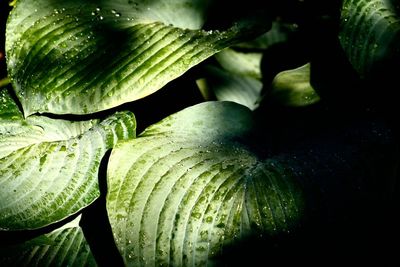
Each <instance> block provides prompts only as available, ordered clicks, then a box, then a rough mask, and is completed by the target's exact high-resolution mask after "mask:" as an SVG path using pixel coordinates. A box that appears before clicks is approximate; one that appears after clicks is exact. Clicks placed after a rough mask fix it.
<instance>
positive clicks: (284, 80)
mask: <svg viewBox="0 0 400 267" xmlns="http://www.w3.org/2000/svg"><path fill="white" fill-rule="evenodd" d="M271 97H273V98H274V100H276V101H277V102H279V103H280V104H282V105H284V106H290V107H301V106H308V105H311V104H314V103H316V102H318V101H319V100H320V98H319V96H318V94H317V92H315V90H314V88H313V87H312V86H311V84H310V63H307V64H305V65H304V66H301V67H298V68H296V69H292V70H286V71H282V72H280V73H278V75H276V77H275V78H274V80H273V82H272V86H271Z"/></svg>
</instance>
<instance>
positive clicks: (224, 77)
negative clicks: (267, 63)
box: [198, 66, 263, 110]
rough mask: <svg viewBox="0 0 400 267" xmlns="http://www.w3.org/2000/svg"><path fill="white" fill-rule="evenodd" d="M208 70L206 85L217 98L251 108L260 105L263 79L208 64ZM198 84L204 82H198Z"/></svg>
mask: <svg viewBox="0 0 400 267" xmlns="http://www.w3.org/2000/svg"><path fill="white" fill-rule="evenodd" d="M206 70H207V72H206V73H207V78H206V86H207V87H208V89H209V90H211V91H212V92H213V93H214V95H215V97H216V99H217V100H221V101H232V102H235V103H238V104H241V105H244V106H246V107H248V108H249V109H251V110H254V109H256V108H257V107H258V102H259V101H260V99H261V90H262V86H263V84H262V82H261V81H259V80H258V79H256V78H253V77H250V76H244V75H239V74H235V73H232V72H228V71H225V70H223V69H220V68H217V67H213V66H208V67H207V68H206ZM198 86H202V84H201V83H198ZM203 91H204V90H203Z"/></svg>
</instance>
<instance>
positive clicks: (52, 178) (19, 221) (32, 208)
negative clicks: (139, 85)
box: [0, 112, 135, 230]
mask: <svg viewBox="0 0 400 267" xmlns="http://www.w3.org/2000/svg"><path fill="white" fill-rule="evenodd" d="M134 135H135V120H134V116H133V114H131V113H129V112H120V113H117V114H115V115H113V116H111V117H109V118H106V119H105V120H103V121H97V120H91V121H82V122H70V121H65V120H59V119H50V118H47V117H40V116H31V117H28V118H27V119H26V120H24V119H22V118H20V119H9V116H6V117H5V118H3V116H2V117H0V228H2V229H6V230H16V229H33V228H38V227H42V226H45V225H48V224H51V223H54V222H56V221H59V220H62V219H63V218H65V217H67V216H69V215H71V214H73V213H76V212H78V211H79V210H80V209H82V208H84V207H86V206H87V205H89V204H90V203H92V202H93V201H94V200H95V199H96V198H97V197H98V196H99V189H98V176H97V174H98V168H99V165H100V161H101V159H102V157H103V155H104V153H105V152H106V150H107V149H109V148H112V147H113V146H114V145H115V143H116V142H117V140H119V139H127V138H132V137H134Z"/></svg>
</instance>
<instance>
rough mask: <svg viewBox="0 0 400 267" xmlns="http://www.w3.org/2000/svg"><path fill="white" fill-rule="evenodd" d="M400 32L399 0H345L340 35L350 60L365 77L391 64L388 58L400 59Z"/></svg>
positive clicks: (394, 61) (395, 61) (395, 60)
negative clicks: (388, 62)
mask: <svg viewBox="0 0 400 267" xmlns="http://www.w3.org/2000/svg"><path fill="white" fill-rule="evenodd" d="M399 34H400V17H399V6H398V3H397V1H394V0H345V1H343V4H342V11H341V32H340V35H339V38H340V42H341V44H342V47H343V49H344V50H345V53H346V54H347V57H348V58H349V61H350V63H351V64H352V65H353V67H354V68H355V69H356V70H357V72H358V73H359V74H360V75H361V77H364V78H365V77H366V76H368V75H369V74H370V73H371V72H373V71H374V69H379V68H381V67H382V66H383V65H387V61H388V60H389V61H390V60H391V59H393V63H397V62H398V58H399V55H400V49H399V45H400V39H399ZM395 55H396V57H395ZM396 66H397V65H396ZM389 68H390V67H389Z"/></svg>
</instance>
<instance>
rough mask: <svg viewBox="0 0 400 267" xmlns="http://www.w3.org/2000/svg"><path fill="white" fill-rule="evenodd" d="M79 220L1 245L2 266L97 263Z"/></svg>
mask: <svg viewBox="0 0 400 267" xmlns="http://www.w3.org/2000/svg"><path fill="white" fill-rule="evenodd" d="M79 219H80V217H78V218H76V219H75V220H74V221H72V222H71V223H69V224H68V225H65V226H63V227H61V228H59V229H56V230H54V231H52V232H51V233H48V234H44V235H41V236H38V237H36V238H34V239H32V240H29V241H26V242H24V243H21V244H18V245H14V246H9V247H3V248H0V265H1V266H8V267H11V266H16V267H19V266H38V267H42V266H76V267H81V266H97V264H96V262H95V259H94V257H93V255H92V253H91V251H90V248H89V245H88V244H87V242H86V240H85V237H84V235H83V232H82V229H81V228H80V227H79Z"/></svg>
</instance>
